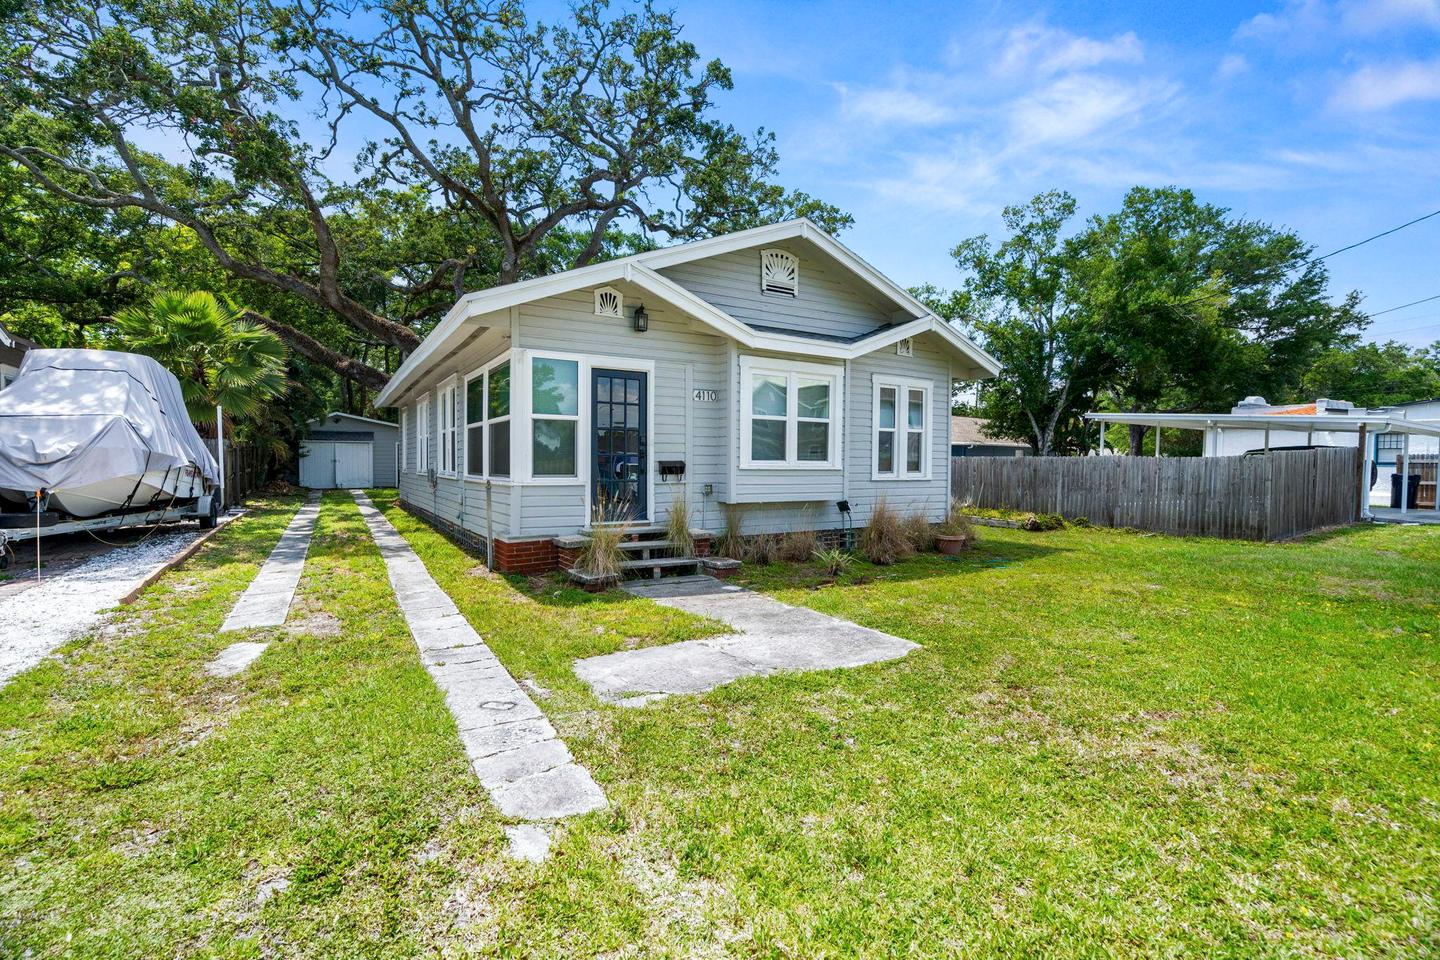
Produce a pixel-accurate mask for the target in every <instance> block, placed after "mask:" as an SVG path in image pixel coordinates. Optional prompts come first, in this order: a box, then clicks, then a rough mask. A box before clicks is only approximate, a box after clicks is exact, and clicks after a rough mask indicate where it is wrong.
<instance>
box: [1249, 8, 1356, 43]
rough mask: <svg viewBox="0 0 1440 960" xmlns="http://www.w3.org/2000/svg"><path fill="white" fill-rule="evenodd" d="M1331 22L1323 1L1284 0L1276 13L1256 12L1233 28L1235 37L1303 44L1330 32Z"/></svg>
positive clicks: (1329, 12)
mask: <svg viewBox="0 0 1440 960" xmlns="http://www.w3.org/2000/svg"><path fill="white" fill-rule="evenodd" d="M1332 25H1333V17H1332V15H1331V11H1330V6H1329V4H1327V3H1325V0H1286V2H1285V4H1284V6H1283V7H1282V8H1281V9H1280V10H1279V11H1277V12H1275V13H1259V14H1256V15H1255V16H1253V17H1251V18H1250V19H1249V20H1246V21H1245V22H1244V23H1242V24H1240V26H1239V27H1238V28H1236V30H1235V38H1236V39H1237V40H1265V41H1271V42H1277V43H1281V44H1283V45H1286V46H1303V45H1308V44H1309V43H1311V42H1313V41H1314V40H1315V39H1317V38H1318V37H1319V36H1321V35H1323V34H1326V33H1328V32H1330V30H1331V29H1332Z"/></svg>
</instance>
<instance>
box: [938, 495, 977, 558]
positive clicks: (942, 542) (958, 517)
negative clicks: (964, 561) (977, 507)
mask: <svg viewBox="0 0 1440 960" xmlns="http://www.w3.org/2000/svg"><path fill="white" fill-rule="evenodd" d="M974 542H975V526H974V524H972V523H971V522H970V518H969V517H967V516H965V514H963V513H961V512H960V507H959V506H958V505H956V506H952V507H951V508H950V512H949V513H948V514H946V515H945V519H944V520H943V521H941V522H940V524H939V526H937V527H936V528H935V546H937V547H939V548H940V552H941V553H943V554H945V555H947V556H951V557H953V556H955V555H956V554H958V553H960V552H961V551H962V550H964V549H965V548H966V547H968V546H970V544H972V543H974Z"/></svg>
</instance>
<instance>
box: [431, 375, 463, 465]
mask: <svg viewBox="0 0 1440 960" xmlns="http://www.w3.org/2000/svg"><path fill="white" fill-rule="evenodd" d="M459 395H460V386H459V384H458V383H457V382H456V381H455V379H454V378H453V377H452V378H451V379H449V380H447V381H445V383H444V384H443V385H442V386H441V387H440V391H439V393H438V394H437V397H438V401H437V406H436V415H437V417H438V418H439V430H437V431H436V432H437V433H438V434H439V436H440V473H442V474H444V475H445V476H447V477H453V476H454V475H455V473H456V461H457V460H458V459H459V458H458V456H457V454H458V452H459V449H460V431H459V418H458V416H457V413H458V411H457V410H456V403H457V400H458V398H459Z"/></svg>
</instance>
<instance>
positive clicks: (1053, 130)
mask: <svg viewBox="0 0 1440 960" xmlns="http://www.w3.org/2000/svg"><path fill="white" fill-rule="evenodd" d="M1173 93H1174V88H1173V87H1172V86H1170V85H1168V84H1160V85H1156V86H1154V87H1149V88H1148V89H1147V87H1146V86H1145V85H1141V84H1135V83H1127V82H1122V81H1119V80H1115V79H1113V78H1111V77H1103V76H1097V75H1094V74H1072V75H1070V76H1067V77H1062V78H1060V79H1059V80H1056V81H1055V82H1053V83H1051V84H1050V85H1049V86H1047V87H1045V88H1043V89H1040V90H1037V91H1035V92H1034V93H1032V94H1030V95H1028V96H1026V97H1024V98H1022V99H1021V100H1019V101H1018V102H1016V103H1015V104H1014V106H1013V110H1014V113H1013V115H1012V117H1011V121H1010V129H1011V131H1012V132H1013V134H1014V136H1015V139H1016V140H1017V141H1018V142H1020V143H1022V144H1038V143H1056V142H1074V141H1077V140H1083V139H1085V138H1087V137H1090V136H1091V135H1093V134H1096V133H1099V132H1101V131H1106V130H1109V131H1114V130H1116V129H1117V128H1120V127H1122V126H1128V125H1129V124H1130V122H1131V121H1133V120H1134V119H1135V118H1136V117H1137V116H1138V115H1139V114H1140V112H1141V111H1142V110H1143V109H1144V108H1145V107H1146V106H1148V105H1149V104H1151V103H1153V102H1155V101H1157V100H1163V99H1168V98H1169V97H1170V96H1171V95H1172V94H1173Z"/></svg>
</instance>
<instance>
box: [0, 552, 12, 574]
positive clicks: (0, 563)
mask: <svg viewBox="0 0 1440 960" xmlns="http://www.w3.org/2000/svg"><path fill="white" fill-rule="evenodd" d="M9 569H10V551H9V550H8V549H5V548H3V547H0V570H9Z"/></svg>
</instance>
